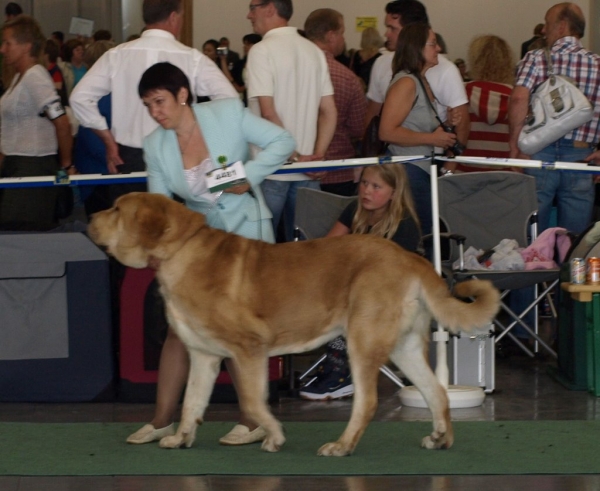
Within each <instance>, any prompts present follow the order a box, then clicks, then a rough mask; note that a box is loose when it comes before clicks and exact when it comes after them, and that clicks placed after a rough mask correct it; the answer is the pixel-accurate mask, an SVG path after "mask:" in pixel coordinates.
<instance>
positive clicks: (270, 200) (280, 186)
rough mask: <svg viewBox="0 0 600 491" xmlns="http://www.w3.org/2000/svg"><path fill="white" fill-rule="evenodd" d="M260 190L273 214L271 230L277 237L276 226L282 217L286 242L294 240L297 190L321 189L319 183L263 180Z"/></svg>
mask: <svg viewBox="0 0 600 491" xmlns="http://www.w3.org/2000/svg"><path fill="white" fill-rule="evenodd" d="M260 186H261V188H262V192H263V195H264V197H265V201H266V203H267V206H268V207H269V210H271V213H272V214H273V230H274V231H275V235H277V226H278V225H279V221H280V220H281V218H282V217H283V222H284V223H283V225H284V230H285V240H286V242H291V241H292V240H294V221H295V220H294V217H295V212H296V194H297V193H298V189H299V188H311V189H321V186H320V184H319V181H311V180H306V181H276V180H274V179H265V180H264V181H263V182H262V183H261V185H260Z"/></svg>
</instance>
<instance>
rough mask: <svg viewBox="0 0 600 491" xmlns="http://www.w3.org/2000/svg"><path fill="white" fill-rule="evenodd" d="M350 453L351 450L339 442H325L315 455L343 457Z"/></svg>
mask: <svg viewBox="0 0 600 491" xmlns="http://www.w3.org/2000/svg"><path fill="white" fill-rule="evenodd" d="M350 454H352V450H351V449H349V448H347V447H346V446H344V445H342V444H341V443H339V442H333V443H326V444H325V445H323V446H322V447H321V448H320V449H319V451H318V452H317V455H322V456H324V457H345V456H346V455H350Z"/></svg>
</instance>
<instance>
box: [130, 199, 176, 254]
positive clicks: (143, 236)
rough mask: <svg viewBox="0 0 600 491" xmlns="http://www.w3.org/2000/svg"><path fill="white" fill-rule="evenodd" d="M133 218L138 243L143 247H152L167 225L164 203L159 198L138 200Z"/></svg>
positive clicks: (156, 243) (149, 248) (155, 244)
mask: <svg viewBox="0 0 600 491" xmlns="http://www.w3.org/2000/svg"><path fill="white" fill-rule="evenodd" d="M134 219H135V222H136V226H137V229H138V240H139V244H140V245H141V246H142V247H143V248H144V249H148V250H151V249H154V248H155V247H156V246H157V245H158V242H159V240H160V238H161V237H162V236H163V235H164V233H165V232H166V231H167V228H168V225H169V223H168V219H167V210H166V206H165V203H164V202H163V201H161V200H151V199H142V200H140V202H139V203H138V207H137V209H136V211H135V217H134Z"/></svg>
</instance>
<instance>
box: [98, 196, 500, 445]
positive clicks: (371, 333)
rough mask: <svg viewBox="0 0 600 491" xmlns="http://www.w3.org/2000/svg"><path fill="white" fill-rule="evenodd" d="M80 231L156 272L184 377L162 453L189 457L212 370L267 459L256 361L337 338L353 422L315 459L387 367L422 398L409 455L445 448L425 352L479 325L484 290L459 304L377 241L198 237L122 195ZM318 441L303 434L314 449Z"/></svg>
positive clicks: (198, 226) (165, 207) (487, 311)
mask: <svg viewBox="0 0 600 491" xmlns="http://www.w3.org/2000/svg"><path fill="white" fill-rule="evenodd" d="M89 233H90V236H91V237H92V239H93V240H94V241H95V242H96V243H97V244H99V245H102V246H106V248H107V249H108V252H109V254H112V255H113V256H114V257H115V258H117V259H118V260H119V261H120V262H121V263H123V264H125V265H127V266H130V267H133V268H145V267H147V266H149V265H150V266H151V267H154V268H155V269H156V276H157V278H158V281H159V282H160V288H161V292H162V295H163V296H164V299H165V302H166V305H167V315H168V319H169V322H170V325H171V326H172V327H173V329H174V330H175V331H176V333H177V335H178V336H179V337H180V338H181V340H182V341H183V342H184V343H185V344H186V346H187V348H188V350H189V354H190V359H191V368H190V373H189V378H188V386H187V387H188V388H187V391H186V394H185V400H184V404H183V413H182V419H181V423H180V425H179V428H178V430H177V433H176V434H175V435H173V436H168V437H165V438H163V439H162V440H161V441H160V446H161V447H165V448H175V447H182V446H184V445H185V446H186V447H190V446H191V445H192V443H193V442H194V439H195V436H196V427H197V425H198V424H199V423H201V422H202V420H203V416H204V411H205V409H206V407H207V405H208V401H209V397H210V394H211V391H212V389H213V384H214V382H215V379H216V377H217V374H218V372H219V367H220V364H221V360H222V359H223V358H231V359H232V360H233V363H234V365H235V367H236V368H237V370H236V371H237V372H238V383H237V387H236V388H237V391H238V396H239V401H240V405H241V406H242V407H243V408H244V410H245V411H246V412H247V413H248V415H250V416H251V418H252V419H253V420H254V421H255V422H256V423H257V424H259V425H261V426H262V427H263V428H264V429H265V431H266V433H267V436H266V438H265V439H264V441H263V444H262V448H263V449H264V450H266V451H268V452H276V451H278V450H279V449H280V448H281V446H282V445H283V443H284V442H285V436H284V434H283V432H282V428H281V424H280V423H279V421H277V420H276V419H275V417H274V416H273V415H272V414H271V412H270V411H269V408H268V406H267V404H266V400H267V359H268V357H269V356H277V355H283V354H286V353H299V352H302V351H308V350H312V349H314V348H316V347H318V346H320V345H322V344H323V343H325V342H327V341H329V340H331V339H333V338H335V337H336V336H339V335H340V334H342V335H344V336H345V337H346V339H347V344H348V354H349V358H350V367H351V370H352V378H353V382H354V387H355V395H354V404H353V408H352V416H351V418H350V421H349V423H348V426H347V427H346V429H345V431H344V432H343V434H342V436H341V437H340V438H339V440H338V441H336V442H332V443H326V444H325V445H323V446H322V447H321V448H320V449H319V452H318V453H319V455H336V456H342V455H349V454H351V453H352V451H353V450H354V448H355V447H356V445H357V443H358V441H359V439H360V438H361V436H362V434H363V432H364V431H365V428H366V427H367V425H368V423H369V422H370V421H371V419H372V417H373V414H374V413H375V409H376V407H377V378H378V373H379V367H380V366H381V365H383V364H384V363H386V362H387V361H388V359H391V360H392V361H393V362H394V363H395V364H396V365H397V366H398V367H399V368H400V369H401V370H402V372H403V373H404V374H405V375H406V376H407V377H408V378H409V379H410V380H411V381H412V382H413V383H414V384H415V385H416V386H417V388H418V389H419V390H420V391H421V393H422V394H423V397H424V398H425V400H426V402H427V404H428V406H429V408H430V410H431V412H432V415H433V432H432V433H431V434H430V435H428V436H426V437H425V438H423V441H422V446H424V447H426V448H430V449H434V448H448V447H450V446H451V445H452V443H453V440H454V436H453V432H452V424H451V422H450V415H449V409H448V398H447V395H446V392H445V390H444V389H443V388H442V386H441V385H440V383H439V382H438V380H437V379H436V377H435V375H434V374H433V373H432V371H431V368H430V367H429V364H428V362H427V359H426V356H425V353H426V351H427V343H428V339H429V331H430V321H431V317H432V316H433V317H434V318H435V319H436V320H437V321H439V322H440V323H441V324H442V325H444V326H446V327H447V328H449V329H450V330H451V331H457V330H463V331H470V330H473V329H475V328H479V327H482V326H484V325H485V324H487V323H489V322H490V321H491V319H492V318H493V317H494V315H495V314H496V312H497V310H498V304H499V294H498V292H497V290H495V289H494V288H493V287H492V285H491V284H490V283H489V282H485V281H467V282H464V283H461V284H459V285H457V287H456V291H455V293H456V294H457V295H458V296H460V297H471V298H474V301H473V302H469V303H467V302H462V301H461V300H458V299H456V298H454V297H453V296H452V295H451V293H450V291H449V290H448V288H447V286H446V283H445V282H444V281H443V280H442V279H441V278H440V277H439V276H438V275H437V274H436V272H435V270H434V269H433V267H432V266H431V265H430V263H429V262H427V261H426V260H425V259H423V258H421V257H419V256H418V255H416V254H413V253H410V252H407V251H405V250H403V249H402V248H401V247H399V246H398V245H396V244H395V243H393V242H392V241H390V240H385V239H380V238H376V237H372V236H368V235H349V236H346V237H336V238H329V239H318V240H311V241H306V242H292V243H287V244H277V245H273V244H267V243H264V242H260V241H256V240H249V239H245V238H243V237H239V236H237V235H233V234H230V233H226V232H223V231H221V230H217V229H214V228H211V227H209V226H208V225H207V224H206V221H205V218H204V215H201V214H199V213H196V212H193V211H190V210H188V209H187V208H186V207H185V206H183V205H181V204H178V203H176V202H175V201H172V200H170V199H168V198H166V197H164V196H161V195H156V194H150V193H131V194H128V195H125V196H122V197H121V198H119V199H118V200H117V201H116V203H115V205H114V207H113V208H111V209H110V210H106V211H102V212H100V213H97V214H96V215H94V217H93V219H92V222H91V224H90V228H89ZM316 436H317V435H315V437H316Z"/></svg>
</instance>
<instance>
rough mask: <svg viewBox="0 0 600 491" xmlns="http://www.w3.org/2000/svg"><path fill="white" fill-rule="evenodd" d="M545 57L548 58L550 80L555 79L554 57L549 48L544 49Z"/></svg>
mask: <svg viewBox="0 0 600 491" xmlns="http://www.w3.org/2000/svg"><path fill="white" fill-rule="evenodd" d="M544 56H545V58H546V66H547V67H548V78H554V75H555V74H554V67H553V66H552V55H551V54H550V50H549V49H548V48H547V47H546V48H544Z"/></svg>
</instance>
